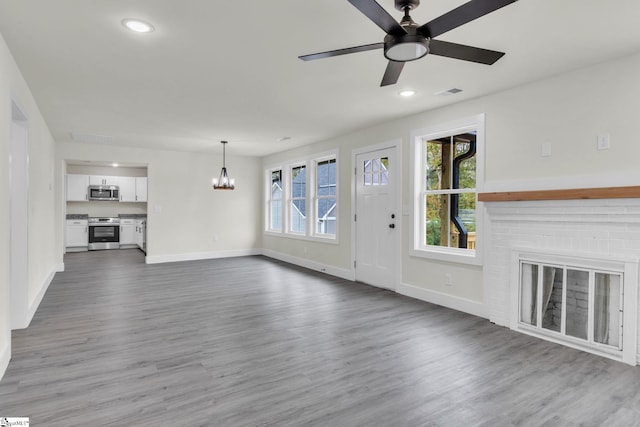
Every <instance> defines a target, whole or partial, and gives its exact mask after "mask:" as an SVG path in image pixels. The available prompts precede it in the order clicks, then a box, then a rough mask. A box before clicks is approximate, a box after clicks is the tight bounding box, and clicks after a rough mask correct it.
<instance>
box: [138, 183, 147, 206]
mask: <svg viewBox="0 0 640 427" xmlns="http://www.w3.org/2000/svg"><path fill="white" fill-rule="evenodd" d="M146 201H147V177H138V178H136V202H146Z"/></svg>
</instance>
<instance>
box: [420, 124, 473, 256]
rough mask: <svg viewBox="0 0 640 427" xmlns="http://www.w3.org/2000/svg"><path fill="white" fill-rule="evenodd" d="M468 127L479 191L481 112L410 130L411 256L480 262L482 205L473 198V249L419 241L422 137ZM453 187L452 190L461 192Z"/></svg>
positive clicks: (422, 178)
mask: <svg viewBox="0 0 640 427" xmlns="http://www.w3.org/2000/svg"><path fill="white" fill-rule="evenodd" d="M469 130H475V131H476V137H477V139H476V189H475V191H476V194H478V193H480V192H482V187H483V183H484V146H485V144H484V143H485V115H484V114H478V115H475V116H471V117H466V118H463V119H459V120H454V121H451V122H447V123H442V124H439V125H434V126H429V127H426V128H422V129H417V130H414V131H412V132H411V141H413V142H412V143H413V153H414V159H413V162H411V175H412V176H413V180H412V188H411V194H413V210H412V215H413V218H412V221H411V225H412V229H411V235H412V236H413V243H412V246H411V250H410V251H409V253H410V255H411V256H415V257H420V258H428V259H435V260H439V261H448V262H457V263H463V264H472V265H482V256H483V250H482V248H483V246H484V236H485V233H484V227H483V225H484V221H483V220H484V205H483V203H481V202H478V201H477V200H476V247H475V249H474V250H469V249H458V248H448V247H439V246H428V245H424V244H423V243H422V237H421V236H424V227H425V224H424V218H425V215H426V213H425V206H424V203H422V188H423V183H424V182H425V181H426V176H425V173H426V172H425V168H424V167H423V164H422V162H423V160H424V150H425V148H424V143H423V141H424V140H426V139H436V138H441V137H444V136H449V135H455V134H457V133H462V132H465V131H469ZM461 190H462V191H456V193H460V192H464V189H461Z"/></svg>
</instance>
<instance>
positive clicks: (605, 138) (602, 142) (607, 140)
mask: <svg viewBox="0 0 640 427" xmlns="http://www.w3.org/2000/svg"><path fill="white" fill-rule="evenodd" d="M610 147H611V137H610V136H609V134H608V133H603V134H600V135H598V150H608V149H609V148H610Z"/></svg>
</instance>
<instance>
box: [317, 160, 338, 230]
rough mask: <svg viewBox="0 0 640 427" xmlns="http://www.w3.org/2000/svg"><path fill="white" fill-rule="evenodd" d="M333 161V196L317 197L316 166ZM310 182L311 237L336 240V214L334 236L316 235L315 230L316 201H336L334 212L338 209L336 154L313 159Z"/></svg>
mask: <svg viewBox="0 0 640 427" xmlns="http://www.w3.org/2000/svg"><path fill="white" fill-rule="evenodd" d="M331 160H334V161H335V165H336V166H335V169H336V184H335V195H334V196H319V195H318V164H320V163H323V162H327V161H331ZM311 172H312V182H313V186H312V192H311V193H312V194H310V196H311V197H310V200H311V202H312V203H311V209H312V215H313V216H312V220H311V227H312V229H310V231H311V233H310V235H311V237H314V238H316V239H323V240H325V239H329V240H337V238H338V225H339V215H337V214H336V233H335V234H327V233H318V230H317V227H316V225H317V222H318V201H319V200H320V199H327V198H333V199H335V201H336V210H338V207H339V203H338V200H339V197H338V196H339V194H338V190H339V187H340V186H339V184H338V183H339V178H340V176H339V173H338V154H337V153H335V152H332V153H330V154H327V155H324V156H320V157H315V158H314V159H313V169H312V171H311Z"/></svg>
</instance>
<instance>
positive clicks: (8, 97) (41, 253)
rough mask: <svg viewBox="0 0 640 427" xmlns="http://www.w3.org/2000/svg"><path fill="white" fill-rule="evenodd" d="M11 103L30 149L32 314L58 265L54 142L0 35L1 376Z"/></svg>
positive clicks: (7, 337) (5, 356) (6, 329)
mask: <svg viewBox="0 0 640 427" xmlns="http://www.w3.org/2000/svg"><path fill="white" fill-rule="evenodd" d="M12 100H13V101H14V102H15V103H16V104H17V105H19V106H20V108H21V110H22V112H23V113H24V114H25V115H26V116H27V119H28V149H29V173H28V182H29V219H28V227H29V239H28V240H29V241H28V244H29V252H28V253H29V255H28V257H29V259H28V264H29V271H28V275H29V283H28V290H27V299H28V304H29V307H27V308H28V310H29V312H30V314H31V315H32V314H33V313H34V312H35V309H36V308H37V305H38V304H39V302H40V299H41V298H42V296H43V294H44V291H45V290H46V288H47V286H48V285H49V283H50V280H51V279H52V278H53V275H54V274H55V272H56V271H57V270H58V269H59V268H60V267H61V266H60V265H59V264H57V262H56V260H57V257H56V249H57V248H56V246H55V245H54V241H55V239H54V229H55V222H54V215H53V212H54V207H53V206H54V179H53V169H54V167H53V166H54V165H53V158H54V157H53V156H54V141H53V138H52V137H51V134H50V132H49V130H48V128H47V126H46V123H45V122H44V119H43V118H42V115H41V114H40V111H39V110H38V106H37V104H36V102H35V100H34V99H33V97H32V95H31V92H30V90H29V87H28V86H27V83H26V82H25V81H24V78H23V77H22V75H21V73H20V70H19V69H18V67H17V65H16V63H15V61H14V59H13V57H12V56H11V53H10V52H9V49H8V48H7V46H6V44H5V42H4V39H3V38H2V36H1V35H0V165H1V167H0V376H1V375H2V373H3V372H4V370H5V368H6V366H7V363H8V361H9V357H10V346H11V331H10V325H9V311H10V310H11V307H10V306H9V282H8V270H9V262H10V258H9V257H10V254H9V236H10V224H9V175H8V174H9V151H8V144H9V135H10V125H11V117H12V114H11V104H12Z"/></svg>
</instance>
